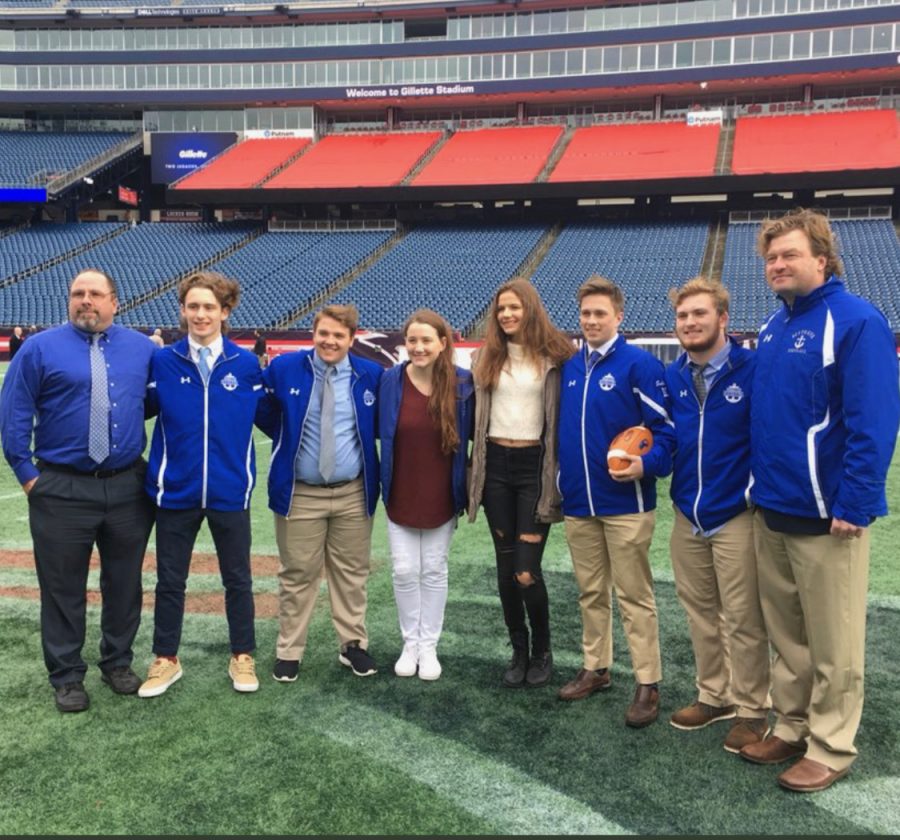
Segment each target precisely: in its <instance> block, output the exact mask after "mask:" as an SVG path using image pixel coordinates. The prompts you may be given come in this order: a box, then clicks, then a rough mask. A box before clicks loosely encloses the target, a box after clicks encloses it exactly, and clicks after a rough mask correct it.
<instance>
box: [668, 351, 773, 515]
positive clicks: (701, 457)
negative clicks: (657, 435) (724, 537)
mask: <svg viewBox="0 0 900 840" xmlns="http://www.w3.org/2000/svg"><path fill="white" fill-rule="evenodd" d="M729 343H730V346H731V349H730V350H729V352H728V359H727V361H726V362H725V364H724V365H722V368H721V369H720V370H719V372H718V373H717V374H716V378H715V379H714V380H713V383H712V385H711V386H710V388H709V392H708V393H707V395H706V401H705V402H704V404H703V406H702V407H701V405H700V400H699V399H698V398H697V392H696V390H695V388H694V382H693V379H692V378H691V368H690V366H689V363H690V358H689V357H688V354H687V353H682V354H681V356H679V357H678V358H677V359H676V360H675V361H674V362H672V364H670V365H669V366H668V367H667V368H666V384H667V385H668V388H669V394H670V395H671V397H672V419H673V420H674V421H675V440H676V444H677V447H676V450H675V456H674V465H673V469H672V487H671V494H672V501H673V502H674V503H675V506H676V507H677V508H678V510H680V511H681V512H682V513H683V514H684V515H685V516H686V517H687V518H688V519H689V520H690V521H691V522H692V523H693V524H694V525H695V526H696V527H697V528H699V529H700V530H701V531H711V530H713V529H715V528H719V527H720V526H722V525H724V524H725V523H726V522H728V520H729V519H733V518H734V517H735V516H737V515H738V514H739V513H743V512H744V511H745V510H747V509H748V507H749V506H750V485H751V483H752V478H751V475H750V405H751V402H752V393H753V374H754V371H755V369H756V356H755V355H754V354H753V352H751V351H750V350H747V349H745V348H743V347H741V346H740V345H739V344H737V343H736V342H734V341H732V340H731V339H729Z"/></svg>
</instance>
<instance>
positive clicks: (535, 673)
mask: <svg viewBox="0 0 900 840" xmlns="http://www.w3.org/2000/svg"><path fill="white" fill-rule="evenodd" d="M552 675H553V654H552V653H551V652H550V651H549V650H545V651H544V652H543V653H536V652H535V651H532V652H531V662H530V663H529V664H528V671H527V672H526V674H525V684H526V685H528V686H530V687H531V688H537V687H538V686H541V685H546V684H547V683H548V682H550V677H551V676H552Z"/></svg>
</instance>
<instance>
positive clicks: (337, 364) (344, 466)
mask: <svg viewBox="0 0 900 840" xmlns="http://www.w3.org/2000/svg"><path fill="white" fill-rule="evenodd" d="M358 323H359V314H358V313H357V311H356V307H355V306H351V305H347V306H339V305H336V304H333V305H329V306H326V307H324V308H323V309H321V310H319V312H317V313H316V316H315V320H314V322H313V349H312V350H298V351H296V352H294V353H285V354H282V355H280V356H278V357H276V358H275V359H273V360H272V363H271V364H270V365H269V366H268V367H267V368H266V369H265V371H263V378H264V381H265V383H266V390H267V392H268V393H269V395H270V397H271V399H272V400H273V405H274V408H275V410H276V412H277V415H278V417H277V420H276V422H275V424H274V430H273V451H272V463H271V467H270V470H269V507H270V508H271V509H272V510H273V512H274V513H275V537H276V540H277V542H278V553H279V555H280V557H281V570H280V571H279V573H278V584H279V589H278V610H279V612H278V621H279V632H278V642H277V646H276V656H277V659H276V661H275V668H274V671H273V673H272V676H273V677H274V678H275V679H276V680H278V681H279V682H294V681H295V680H296V679H297V675H298V673H299V668H300V662H301V661H302V659H303V654H304V652H305V650H306V638H307V634H308V632H309V622H310V620H311V619H312V613H313V608H314V607H315V605H316V597H317V596H318V594H319V583H320V581H321V578H322V570H323V568H324V571H325V576H326V578H327V580H328V595H329V598H330V599H331V620H332V623H333V624H334V628H335V631H336V632H337V636H338V641H339V643H340V654H339V656H338V661H339V662H340V663H341V664H342V665H345V666H346V667H348V668H350V669H351V670H352V671H353V673H354V674H356V675H357V676H359V677H368V676H371V675H372V674H375V673H376V670H377V669H376V667H375V660H374V659H373V658H372V657H371V656H370V655H369V652H368V649H367V648H368V643H369V639H368V633H367V631H366V603H367V595H366V583H367V581H368V577H369V565H370V549H371V541H372V515H373V514H374V513H375V506H376V504H377V503H378V481H379V475H378V452H377V449H376V445H375V444H376V437H377V430H376V419H377V414H378V408H377V395H378V384H379V381H380V380H381V374H382V368H381V365H379V364H377V363H376V362H370V361H368V360H367V359H363V358H361V357H359V356H356V355H354V354H352V353H350V346H351V344H352V343H353V337H354V335H355V333H356V328H357V325H358Z"/></svg>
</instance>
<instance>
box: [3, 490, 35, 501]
mask: <svg viewBox="0 0 900 840" xmlns="http://www.w3.org/2000/svg"><path fill="white" fill-rule="evenodd" d="M27 498H28V497H27V496H26V495H25V493H24V492H20V493H4V494H3V495H2V496H0V502H8V501H9V500H10V499H27Z"/></svg>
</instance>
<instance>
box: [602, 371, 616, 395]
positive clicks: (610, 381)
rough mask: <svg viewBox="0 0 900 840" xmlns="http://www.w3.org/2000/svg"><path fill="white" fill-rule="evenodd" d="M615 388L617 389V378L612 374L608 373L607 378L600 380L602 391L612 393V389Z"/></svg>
mask: <svg viewBox="0 0 900 840" xmlns="http://www.w3.org/2000/svg"><path fill="white" fill-rule="evenodd" d="M615 387H616V377H615V376H613V375H612V374H611V373H607V374H606V376H604V377H603V378H602V379H601V380H600V389H601V390H602V391H612V389H613V388H615Z"/></svg>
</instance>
